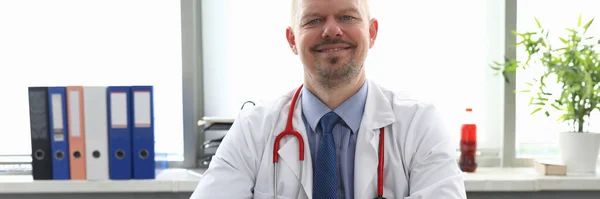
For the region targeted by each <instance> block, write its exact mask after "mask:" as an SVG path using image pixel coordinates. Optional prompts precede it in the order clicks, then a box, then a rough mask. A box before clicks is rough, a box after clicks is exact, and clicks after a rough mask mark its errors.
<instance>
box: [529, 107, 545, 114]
mask: <svg viewBox="0 0 600 199" xmlns="http://www.w3.org/2000/svg"><path fill="white" fill-rule="evenodd" d="M541 110H542V108H541V107H538V108H536V109H535V110H533V111H531V114H530V115H533V114H535V113H537V112H539V111H541Z"/></svg>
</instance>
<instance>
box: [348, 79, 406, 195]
mask: <svg viewBox="0 0 600 199" xmlns="http://www.w3.org/2000/svg"><path fill="white" fill-rule="evenodd" d="M387 95H389V93H385V92H384V91H383V90H382V89H381V87H380V86H379V85H377V84H376V83H375V82H373V81H371V80H369V91H368V94H367V103H366V105H365V112H364V115H363V119H362V122H361V126H360V130H359V132H358V137H357V141H356V154H355V160H354V164H355V165H358V166H355V167H354V168H355V170H354V172H355V174H354V196H355V197H356V198H366V195H365V194H366V193H367V191H375V190H376V187H377V181H376V180H375V179H376V177H377V164H378V153H377V152H378V148H379V129H380V128H383V127H386V126H389V125H390V124H392V123H394V121H395V120H396V117H395V115H394V112H393V109H392V102H391V101H390V100H389V98H388V96H387ZM390 130H391V129H390V128H385V134H386V135H387V136H386V137H390V136H389V135H390V133H392V132H391V131H390ZM385 148H386V149H390V148H391V147H385Z"/></svg>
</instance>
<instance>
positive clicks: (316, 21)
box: [308, 19, 319, 24]
mask: <svg viewBox="0 0 600 199" xmlns="http://www.w3.org/2000/svg"><path fill="white" fill-rule="evenodd" d="M317 23H319V19H313V20H310V21H309V22H308V24H317Z"/></svg>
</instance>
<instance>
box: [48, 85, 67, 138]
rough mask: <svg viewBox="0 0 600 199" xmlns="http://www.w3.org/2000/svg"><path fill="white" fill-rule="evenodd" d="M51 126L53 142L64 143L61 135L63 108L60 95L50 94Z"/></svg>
mask: <svg viewBox="0 0 600 199" xmlns="http://www.w3.org/2000/svg"><path fill="white" fill-rule="evenodd" d="M50 100H52V125H53V126H54V135H53V136H54V141H55V142H62V141H65V136H64V135H63V128H64V127H63V112H62V110H63V107H62V96H61V95H60V94H52V99H50Z"/></svg>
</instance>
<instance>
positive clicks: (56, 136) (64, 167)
mask: <svg viewBox="0 0 600 199" xmlns="http://www.w3.org/2000/svg"><path fill="white" fill-rule="evenodd" d="M65 98H66V88H65V87H50V88H48V99H49V100H48V106H49V110H50V111H49V112H50V114H49V116H50V140H51V146H50V147H51V149H52V170H53V173H52V175H53V177H54V179H70V178H71V177H70V167H69V142H68V135H69V134H68V126H67V125H68V124H67V106H66V104H67V103H66V99H65Z"/></svg>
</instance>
